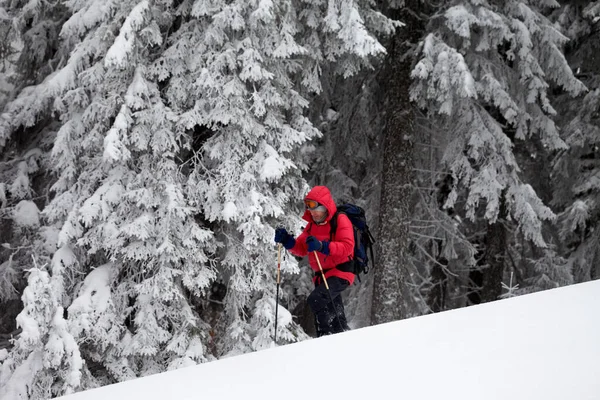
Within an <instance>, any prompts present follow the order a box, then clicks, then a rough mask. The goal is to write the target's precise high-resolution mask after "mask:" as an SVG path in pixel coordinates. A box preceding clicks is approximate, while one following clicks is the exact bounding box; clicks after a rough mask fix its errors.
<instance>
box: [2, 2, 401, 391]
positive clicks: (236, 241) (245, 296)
mask: <svg viewBox="0 0 600 400" xmlns="http://www.w3.org/2000/svg"><path fill="white" fill-rule="evenodd" d="M34 3H35V4H34ZM38 3H40V2H30V3H27V4H28V6H29V5H30V4H31V5H32V6H35V5H36V4H38ZM41 3H43V4H42V5H44V6H45V5H46V3H45V2H41ZM41 3H40V4H41ZM61 4H63V3H61ZM64 4H65V5H66V6H67V9H66V11H68V13H69V14H70V17H66V18H65V22H64V24H63V25H62V29H61V30H60V40H59V41H58V44H57V46H56V48H58V50H57V52H56V53H52V54H50V55H48V53H44V54H45V57H46V59H45V62H47V63H48V65H51V66H52V68H51V70H50V71H47V72H49V75H48V76H42V75H41V74H40V76H38V77H36V79H35V80H34V81H32V82H31V83H35V84H34V85H32V86H28V87H26V88H24V89H23V90H21V91H20V92H19V93H18V95H17V96H16V97H15V99H14V100H12V101H11V102H10V103H9V104H8V105H7V106H6V108H5V110H4V113H3V115H2V118H3V124H2V127H1V128H2V129H1V131H0V138H1V139H2V140H3V142H4V143H6V142H7V141H8V142H11V141H14V140H15V135H16V134H18V133H19V132H21V131H22V129H24V128H28V127H32V128H33V127H35V128H37V129H39V132H38V135H39V137H43V138H48V137H50V138H52V139H53V149H52V153H51V156H52V168H53V170H54V173H55V175H56V181H55V182H53V184H52V191H53V195H54V196H53V197H52V200H51V202H50V204H48V205H47V206H46V207H45V208H44V209H43V210H42V215H43V216H44V224H45V225H47V226H48V227H52V228H56V231H55V235H54V237H53V239H54V243H55V247H54V248H53V249H52V250H53V251H54V258H53V276H52V279H55V278H56V279H62V281H63V282H64V285H63V286H62V289H61V290H62V291H59V292H57V293H56V295H57V297H58V298H61V299H62V301H63V303H61V304H64V306H65V307H67V306H69V305H70V307H69V308H67V310H68V327H69V329H70V332H72V333H73V336H74V337H75V339H76V340H78V341H79V342H80V350H81V356H82V358H83V359H85V360H86V364H85V365H83V366H81V368H80V369H81V371H80V372H82V379H81V385H80V387H81V388H88V387H93V386H96V385H99V384H105V383H110V382H114V381H120V380H124V379H128V378H131V377H134V376H140V375H145V374H149V373H154V372H159V371H163V370H166V369H168V368H175V367H178V366H181V365H187V364H189V363H196V362H202V361H204V360H206V359H209V358H211V354H210V352H209V350H208V349H209V345H211V343H210V338H209V327H208V326H207V325H206V324H205V322H204V321H203V320H202V311H203V310H202V306H201V305H202V301H201V300H200V298H201V297H202V296H203V294H204V292H205V290H206V289H207V288H208V287H209V286H210V285H211V283H212V282H213V280H214V279H215V277H216V274H215V272H216V271H217V270H218V271H219V273H220V274H222V275H223V277H224V278H225V279H226V281H227V285H228V289H229V290H228V295H227V298H226V316H225V317H224V318H223V320H224V321H226V323H225V325H224V326H225V327H226V328H227V330H225V329H224V330H223V331H221V332H220V336H221V337H220V338H219V339H221V340H220V343H221V349H222V351H221V353H220V354H224V353H227V352H230V351H231V350H232V349H233V343H234V342H235V341H236V339H240V338H244V339H243V340H242V339H240V340H238V342H239V343H240V344H241V346H240V347H239V350H240V351H244V352H245V351H250V350H253V349H254V348H260V347H262V346H263V344H264V340H265V338H266V336H267V332H268V330H269V328H270V325H271V323H272V318H269V317H268V315H266V314H265V313H268V312H273V307H266V306H265V305H268V304H270V302H271V300H273V297H274V296H273V295H274V286H275V285H274V279H273V276H274V271H275V268H274V266H275V259H276V258H275V251H274V249H273V247H274V246H273V245H272V236H273V228H272V225H273V224H274V223H275V219H276V218H282V217H283V216H284V215H285V216H286V217H285V222H286V223H287V224H288V226H289V227H290V228H292V227H293V228H296V229H297V228H298V226H299V218H298V217H297V216H299V215H300V210H298V208H297V207H296V206H295V204H297V203H296V202H297V201H298V200H299V199H300V198H301V197H302V195H303V194H304V192H305V191H306V189H307V187H306V184H305V182H304V180H303V179H302V176H301V173H302V171H304V170H305V169H306V168H307V166H306V165H305V164H304V163H303V157H304V152H305V151H306V148H305V149H303V150H301V149H302V146H303V145H304V144H305V143H306V142H307V141H309V140H311V139H312V138H315V137H317V136H319V135H320V133H319V132H318V130H317V129H315V128H314V127H313V126H312V123H311V122H310V121H309V120H308V119H307V118H306V117H305V114H306V108H307V107H308V105H309V100H308V98H309V97H308V96H309V95H312V94H315V93H318V92H319V90H320V71H321V67H322V66H323V65H324V64H326V63H327V64H330V63H333V65H332V68H337V69H338V71H339V73H343V74H346V75H351V74H352V73H353V72H354V71H356V70H358V69H360V68H362V67H364V66H368V65H369V58H370V57H372V56H376V55H378V54H381V53H382V52H383V48H382V47H381V45H380V44H379V43H378V42H377V41H376V40H375V39H374V38H373V37H372V36H371V35H370V34H369V33H368V32H367V29H366V28H365V23H363V21H367V23H366V25H368V26H374V25H377V23H378V22H385V24H384V25H383V28H382V29H384V30H386V29H387V30H390V29H391V24H390V23H389V22H387V20H386V19H385V18H383V17H381V15H380V14H379V13H377V12H376V11H374V10H372V9H371V5H370V4H369V3H368V2H362V1H360V2H352V1H348V0H344V1H335V2H334V1H332V2H330V4H329V6H328V5H325V4H322V3H321V2H295V1H284V2H279V3H271V2H264V1H260V2H245V1H238V2H225V1H211V2H192V1H183V2H177V3H172V2H169V1H160V0H156V1H154V0H142V1H119V2H115V1H109V2H104V1H95V0H72V1H68V2H66V3H64ZM36 10H37V9H36ZM65 15H66V14H65ZM55 57H56V58H55ZM51 116H55V117H56V120H57V122H58V125H59V127H60V128H59V129H58V130H57V131H54V130H53V125H48V124H46V123H45V122H47V121H48V118H49V117H51ZM290 205H291V206H292V207H291V209H292V210H293V211H292V212H291V213H290ZM209 228H210V229H209ZM213 233H216V234H217V238H218V242H217V241H216V240H215V236H214V234H213ZM217 245H220V246H221V248H222V250H221V251H220V253H217V254H215V251H216V249H217ZM211 257H212V259H211ZM74 260H77V261H76V262H75V261H74ZM285 264H286V265H285V266H284V267H286V266H287V268H288V269H289V270H293V269H294V268H295V263H294V262H291V260H288V261H287V262H286V263H285ZM84 278H85V280H84ZM261 299H262V300H263V301H260V300H261ZM246 313H249V315H246ZM281 314H282V315H286V314H285V313H284V312H282V313H281ZM109 320H111V322H112V325H110V326H109V325H108V323H107V321H109ZM281 327H282V328H285V329H287V330H286V331H282V332H280V337H281V338H282V339H283V340H284V341H286V342H287V341H296V340H300V339H301V338H302V335H301V333H299V332H298V331H297V328H296V327H295V326H294V324H293V323H283V324H282V325H281ZM211 332H212V331H211ZM226 332H227V334H226ZM236 335H238V336H236ZM84 342H85V345H83V343H84ZM9 359H12V358H11V357H9ZM7 365H8V364H7ZM10 365H14V364H10ZM36 376H48V374H47V371H46V370H43V369H42V370H39V371H37V374H36ZM32 379H37V378H35V377H32ZM61 390H62V389H60V388H58V389H57V391H56V394H62V393H65V392H66V391H62V392H61Z"/></svg>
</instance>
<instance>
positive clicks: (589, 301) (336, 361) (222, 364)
mask: <svg viewBox="0 0 600 400" xmlns="http://www.w3.org/2000/svg"><path fill="white" fill-rule="evenodd" d="M299 376H303V377H304V378H300V381H301V382H303V384H302V385H301V386H298V385H297V382H298V380H299V379H298V377H299ZM392 398H393V399H403V400H415V399H435V400H441V399H444V400H453V399H457V400H458V399H460V400H466V399H477V400H482V399H487V400H490V399H499V400H500V399H502V400H506V399H511V400H512V399H527V400H536V399H540V400H542V399H543V400H551V399H557V400H558V399H561V400H563V399H564V400H567V399H569V400H571V399H572V400H598V399H600V281H595V282H589V283H584V284H579V285H573V286H569V287H564V288H560V289H555V290H551V291H546V292H541V293H536V294H532V295H528V296H522V297H518V298H513V299H508V300H503V301H498V302H495V303H488V304H484V305H480V306H476V307H471V308H465V309H460V310H456V311H449V312H445V313H441V314H436V315H429V316H424V317H420V318H414V319H410V320H405V321H400V322H395V323H390V324H385V325H380V326H375V327H370V328H365V329H360V330H356V331H352V332H346V333H344V334H340V335H336V336H329V337H325V338H321V339H316V340H309V341H305V342H302V343H298V344H294V345H289V346H283V347H279V348H273V349H270V350H265V351H261V352H257V353H252V354H246V355H243V356H238V357H232V358H229V359H225V360H220V361H216V362H212V363H208V364H203V365H198V366H194V367H189V368H184V369H180V370H177V371H173V372H168V373H164V374H159V375H155V376H150V377H146V378H141V379H135V380H132V381H129V382H126V383H121V384H117V385H111V386H106V387H103V388H100V389H95V390H90V391H87V392H82V393H78V394H75V395H71V396H66V397H63V398H62V399H64V400H67V399H68V400H107V399H110V400H116V399H127V400H137V399H139V400H164V399H173V400H183V399H210V400H217V399H219V400H220V399H240V400H245V399H257V400H265V399H285V400H289V399H302V400H307V399H328V400H329V399H344V400H348V399H361V400H366V399H392Z"/></svg>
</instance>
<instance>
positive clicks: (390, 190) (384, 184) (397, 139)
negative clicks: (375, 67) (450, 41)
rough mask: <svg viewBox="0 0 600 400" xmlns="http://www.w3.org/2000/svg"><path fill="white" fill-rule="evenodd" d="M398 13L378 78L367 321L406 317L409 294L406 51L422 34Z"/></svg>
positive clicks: (410, 123) (410, 134) (410, 122)
mask: <svg viewBox="0 0 600 400" xmlns="http://www.w3.org/2000/svg"><path fill="white" fill-rule="evenodd" d="M394 17H396V16H394ZM397 17H398V19H399V20H401V21H402V22H404V23H406V24H407V25H406V26H405V27H402V28H399V29H398V32H397V34H396V35H395V37H394V38H393V40H392V43H391V45H390V46H389V48H388V52H389V55H388V60H387V65H386V67H385V69H384V73H383V74H382V79H383V81H382V82H381V87H384V88H386V90H385V96H386V102H385V105H384V111H385V115H386V126H385V128H384V134H383V169H382V172H381V200H380V210H379V212H380V214H379V229H378V234H377V243H376V245H375V251H376V254H377V255H376V257H375V258H376V260H375V261H376V266H375V268H373V274H374V276H373V305H372V308H371V324H380V323H385V322H390V321H395V320H399V319H402V318H406V316H407V312H408V310H407V301H409V299H410V290H409V288H408V286H407V281H408V278H409V276H408V245H409V223H410V221H411V207H410V205H411V191H412V190H411V185H412V179H413V142H414V118H415V117H414V111H413V108H412V105H411V103H410V99H409V89H410V84H411V78H410V71H411V67H412V65H411V62H412V57H410V56H407V53H408V52H409V51H411V48H410V44H411V42H412V43H415V42H416V41H417V40H418V39H419V38H420V34H421V32H422V30H421V29H419V28H420V25H421V24H422V23H421V22H420V21H417V20H415V19H414V18H413V17H411V16H409V15H408V13H402V14H401V15H400V16H397Z"/></svg>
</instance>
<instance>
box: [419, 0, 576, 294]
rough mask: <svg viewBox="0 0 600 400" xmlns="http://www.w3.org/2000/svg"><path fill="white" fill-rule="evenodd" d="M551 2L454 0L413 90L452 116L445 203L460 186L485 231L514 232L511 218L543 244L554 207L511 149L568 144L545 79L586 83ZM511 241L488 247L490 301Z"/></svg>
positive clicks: (438, 22)
mask: <svg viewBox="0 0 600 400" xmlns="http://www.w3.org/2000/svg"><path fill="white" fill-rule="evenodd" d="M548 6H551V7H557V6H558V3H555V2H542V1H540V2H532V3H531V4H526V3H524V2H520V1H507V2H496V1H468V2H467V1H464V2H457V3H452V4H448V7H447V8H446V9H445V10H443V11H442V12H440V13H438V14H437V15H435V16H434V17H433V18H432V19H431V23H430V26H429V28H428V31H429V33H428V34H427V36H426V37H425V38H424V40H423V42H422V45H421V48H420V57H419V61H418V63H417V64H416V66H415V68H414V70H413V72H412V76H413V78H414V79H415V83H414V86H413V88H412V89H411V91H412V93H411V96H412V99H413V100H414V101H416V102H417V104H418V105H419V106H420V107H422V108H426V109H427V110H428V112H429V113H430V114H431V115H432V116H435V115H437V116H438V117H439V119H440V120H441V119H442V118H443V117H444V116H448V117H451V121H450V125H449V127H448V132H449V136H448V137H447V143H448V145H447V148H446V150H445V153H444V156H443V161H444V164H445V165H446V166H447V168H448V171H449V172H450V174H451V177H452V185H451V190H450V192H449V194H448V197H447V199H446V202H445V204H444V208H446V209H450V208H453V207H454V206H455V205H456V204H457V200H458V199H459V198H461V199H462V198H463V197H462V196H463V193H464V196H465V197H464V201H465V206H464V211H465V216H466V217H468V218H469V219H471V220H475V219H478V218H484V219H485V220H486V221H487V222H488V224H489V225H488V227H487V229H488V232H487V236H488V237H489V238H492V237H493V238H496V239H498V238H499V237H500V238H502V237H504V238H506V237H508V235H509V233H508V232H507V231H506V230H504V228H503V227H505V225H504V223H505V221H514V223H515V225H516V229H517V232H519V233H520V234H521V235H523V237H524V238H525V240H527V241H529V242H531V243H533V244H535V245H536V246H539V247H542V248H544V247H546V246H547V242H546V239H545V238H544V237H543V235H542V224H543V222H544V221H551V220H554V218H555V215H554V213H553V212H552V211H551V210H550V209H549V208H548V206H547V205H545V204H543V202H542V201H541V200H540V198H539V197H538V195H537V194H536V192H535V191H534V190H533V188H532V186H531V185H530V184H529V183H528V182H526V181H524V180H523V178H522V174H521V168H520V166H519V164H518V162H517V159H516V157H515V154H514V150H513V149H514V147H515V146H520V144H519V143H520V142H522V141H538V142H539V143H541V144H542V145H543V148H544V149H545V151H549V152H551V151H559V150H564V149H566V148H567V145H566V143H565V142H564V141H563V140H562V139H561V138H560V136H559V134H558V130H557V128H556V125H555V122H554V119H555V115H556V110H555V109H554V108H553V106H552V104H551V101H550V96H549V88H550V87H551V86H552V85H553V86H554V87H560V88H562V90H564V91H565V92H566V93H568V94H569V95H570V96H574V95H577V94H579V93H581V92H582V91H583V90H584V86H583V84H582V83H581V82H580V81H579V80H577V79H576V78H575V77H574V75H573V72H572V71H571V69H570V67H569V65H568V64H567V62H566V60H565V57H564V55H563V53H562V46H563V45H564V44H565V42H566V41H567V38H566V37H565V36H564V35H563V34H561V33H560V32H559V31H558V30H557V29H556V27H555V26H553V25H552V23H551V22H550V21H549V20H548V18H546V17H545V16H544V15H543V14H542V12H541V11H542V10H543V9H544V8H546V7H548ZM463 190H464V192H463ZM498 224H500V225H498ZM506 240H507V239H502V240H500V241H496V242H494V243H492V247H490V248H488V249H486V252H487V254H489V255H490V257H488V258H487V260H486V264H487V265H489V266H490V268H488V270H487V272H489V273H490V275H489V276H487V277H483V279H484V283H483V284H484V285H485V288H486V289H485V291H486V293H485V294H483V296H484V299H485V300H486V301H489V300H493V299H496V298H497V296H498V295H499V294H500V290H501V280H502V277H503V271H504V261H503V257H502V255H503V254H504V258H506V253H505V251H506V250H507V246H506V244H507V241H506ZM493 246H495V247H493Z"/></svg>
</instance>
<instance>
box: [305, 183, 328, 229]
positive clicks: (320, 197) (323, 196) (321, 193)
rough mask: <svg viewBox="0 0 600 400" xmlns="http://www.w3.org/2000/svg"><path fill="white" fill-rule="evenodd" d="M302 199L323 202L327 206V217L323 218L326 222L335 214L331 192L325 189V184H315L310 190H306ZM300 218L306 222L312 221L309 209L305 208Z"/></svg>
mask: <svg viewBox="0 0 600 400" xmlns="http://www.w3.org/2000/svg"><path fill="white" fill-rule="evenodd" d="M304 199H306V200H315V201H318V202H319V203H321V204H323V205H324V206H325V208H327V218H325V220H326V221H328V222H329V221H330V220H331V218H332V217H333V214H335V212H336V211H337V207H336V205H335V202H334V201H333V197H331V192H330V191H329V189H327V187H326V186H315V187H314V188H312V189H311V190H310V192H308V194H307V195H306V197H305V198H304ZM302 219H304V220H306V221H308V222H312V217H311V216H310V211H308V210H305V211H304V215H303V216H302Z"/></svg>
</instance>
